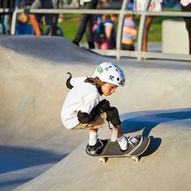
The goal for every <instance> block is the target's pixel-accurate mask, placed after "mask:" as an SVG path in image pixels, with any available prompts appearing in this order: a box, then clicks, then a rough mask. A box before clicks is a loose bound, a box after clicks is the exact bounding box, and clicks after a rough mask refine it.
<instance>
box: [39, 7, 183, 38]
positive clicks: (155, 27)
mask: <svg viewBox="0 0 191 191" xmlns="http://www.w3.org/2000/svg"><path fill="white" fill-rule="evenodd" d="M166 11H174V10H173V9H170V10H169V9H168V10H166ZM176 11H180V10H176ZM177 18H179V17H177ZM177 18H176V17H161V16H156V17H154V18H153V21H152V24H151V27H150V30H149V34H148V41H149V42H161V40H162V21H163V20H165V19H177ZM79 19H80V14H64V15H63V21H62V22H61V23H59V24H58V25H59V26H60V27H61V28H62V30H63V31H64V37H65V38H67V39H69V40H70V41H72V40H73V39H74V37H75V34H76V32H77V29H78V23H79ZM179 19H180V18H179ZM135 23H136V25H137V29H138V28H139V17H138V16H135ZM115 24H116V27H115V28H116V33H117V25H118V21H117V22H116V23H115ZM46 28H47V26H43V31H45V30H46ZM82 42H86V37H85V35H84V36H83V39H82Z"/></svg>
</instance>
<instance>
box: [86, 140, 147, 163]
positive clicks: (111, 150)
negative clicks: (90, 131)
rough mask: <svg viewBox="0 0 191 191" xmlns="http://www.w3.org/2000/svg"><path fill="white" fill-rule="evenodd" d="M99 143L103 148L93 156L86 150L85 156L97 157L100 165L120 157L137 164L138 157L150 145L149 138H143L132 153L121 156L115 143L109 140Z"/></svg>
mask: <svg viewBox="0 0 191 191" xmlns="http://www.w3.org/2000/svg"><path fill="white" fill-rule="evenodd" d="M101 141H102V143H103V145H104V146H103V148H101V149H100V150H98V151H97V153H95V154H90V153H88V151H87V148H86V154H87V155H89V156H91V157H97V158H98V159H99V162H101V163H106V162H107V160H108V158H122V157H129V158H131V159H132V160H134V161H136V162H138V161H139V160H140V155H142V154H143V153H144V152H145V151H146V150H147V148H148V146H149V144H150V137H143V140H142V143H141V144H140V145H139V146H138V147H137V148H136V149H135V150H134V151H133V152H130V154H129V153H126V154H123V153H122V152H121V150H120V146H119V144H118V142H117V141H115V142H112V141H111V140H110V139H104V140H101Z"/></svg>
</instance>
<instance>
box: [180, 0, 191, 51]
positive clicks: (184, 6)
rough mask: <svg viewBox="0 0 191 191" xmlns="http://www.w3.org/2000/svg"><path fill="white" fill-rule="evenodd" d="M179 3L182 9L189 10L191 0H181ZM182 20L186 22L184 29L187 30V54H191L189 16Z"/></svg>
mask: <svg viewBox="0 0 191 191" xmlns="http://www.w3.org/2000/svg"><path fill="white" fill-rule="evenodd" d="M180 4H181V8H182V11H185V12H191V0H181V1H180ZM184 21H185V24H186V29H187V31H188V39H189V54H191V18H190V17H184Z"/></svg>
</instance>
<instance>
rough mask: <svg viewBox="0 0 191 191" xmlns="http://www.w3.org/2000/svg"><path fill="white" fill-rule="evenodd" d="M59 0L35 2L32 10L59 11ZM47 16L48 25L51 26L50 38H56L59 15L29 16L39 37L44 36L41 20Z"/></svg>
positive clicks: (36, 0) (39, 0) (38, 0)
mask: <svg viewBox="0 0 191 191" xmlns="http://www.w3.org/2000/svg"><path fill="white" fill-rule="evenodd" d="M58 8H59V0H34V2H33V3H32V5H31V9H58ZM43 16H45V23H46V25H50V34H49V35H50V36H56V31H57V22H58V14H29V17H30V20H31V24H32V26H33V28H34V32H35V34H36V35H37V36H40V35H42V31H41V27H40V22H41V18H42V17H43Z"/></svg>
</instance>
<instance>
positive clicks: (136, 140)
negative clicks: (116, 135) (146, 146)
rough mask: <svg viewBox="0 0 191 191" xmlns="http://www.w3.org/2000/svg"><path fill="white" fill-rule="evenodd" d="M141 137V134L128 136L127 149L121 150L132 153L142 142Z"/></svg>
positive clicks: (124, 152)
mask: <svg viewBox="0 0 191 191" xmlns="http://www.w3.org/2000/svg"><path fill="white" fill-rule="evenodd" d="M142 141H143V137H142V136H141V135H136V136H129V137H127V149H126V150H121V152H122V153H123V154H124V155H125V154H129V155H130V154H131V153H133V152H134V151H135V150H136V149H137V148H138V147H139V146H140V145H141V143H142Z"/></svg>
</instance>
